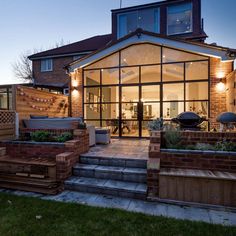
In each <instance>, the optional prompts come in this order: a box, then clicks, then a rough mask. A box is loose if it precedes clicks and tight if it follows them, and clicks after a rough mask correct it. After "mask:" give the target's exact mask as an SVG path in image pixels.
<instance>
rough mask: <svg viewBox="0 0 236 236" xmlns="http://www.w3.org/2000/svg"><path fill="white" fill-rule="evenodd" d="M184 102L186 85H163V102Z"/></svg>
mask: <svg viewBox="0 0 236 236" xmlns="http://www.w3.org/2000/svg"><path fill="white" fill-rule="evenodd" d="M179 100H184V83H178V84H163V101H179Z"/></svg>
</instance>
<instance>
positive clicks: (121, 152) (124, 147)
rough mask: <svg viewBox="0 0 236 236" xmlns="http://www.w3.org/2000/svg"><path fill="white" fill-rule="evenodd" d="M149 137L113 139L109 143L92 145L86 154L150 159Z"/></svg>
mask: <svg viewBox="0 0 236 236" xmlns="http://www.w3.org/2000/svg"><path fill="white" fill-rule="evenodd" d="M148 146H149V140H148V139H111V143H110V144H108V145H96V146H94V147H91V148H90V150H89V152H88V153H86V155H89V156H91V157H92V156H96V157H107V158H125V159H142V160H148Z"/></svg>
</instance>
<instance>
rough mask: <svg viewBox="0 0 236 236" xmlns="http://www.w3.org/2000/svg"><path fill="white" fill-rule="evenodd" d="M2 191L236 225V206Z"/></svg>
mask: <svg viewBox="0 0 236 236" xmlns="http://www.w3.org/2000/svg"><path fill="white" fill-rule="evenodd" d="M0 192H5V193H10V194H14V195H18V196H28V197H37V198H40V199H43V200H52V201H57V202H68V203H78V204H85V205H89V206H96V207H108V208H117V209H122V210H126V211H130V212H139V213H144V214H147V215H153V216H164V217H172V218H176V219H180V220H191V221H202V222H206V223H210V224H221V225H226V226H236V209H235V210H234V211H233V210H229V209H225V208H223V207H222V208H219V209H207V208H201V207H195V206H180V205H174V204H166V203H159V202H147V201H142V200H135V199H129V198H120V197H112V196H107V195H99V194H90V193H79V192H73V191H64V192H62V193H60V194H58V195H56V196H47V195H43V194H37V193H29V192H23V191H12V190H4V189H0Z"/></svg>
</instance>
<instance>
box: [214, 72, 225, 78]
mask: <svg viewBox="0 0 236 236" xmlns="http://www.w3.org/2000/svg"><path fill="white" fill-rule="evenodd" d="M216 76H217V78H219V79H222V78H224V77H225V73H224V72H222V71H219V72H217V75H216Z"/></svg>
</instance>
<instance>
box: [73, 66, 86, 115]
mask: <svg viewBox="0 0 236 236" xmlns="http://www.w3.org/2000/svg"><path fill="white" fill-rule="evenodd" d="M70 92H71V94H70V96H71V116H73V117H81V116H83V73H82V69H78V70H76V71H75V72H74V73H72V74H71V90H70Z"/></svg>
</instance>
